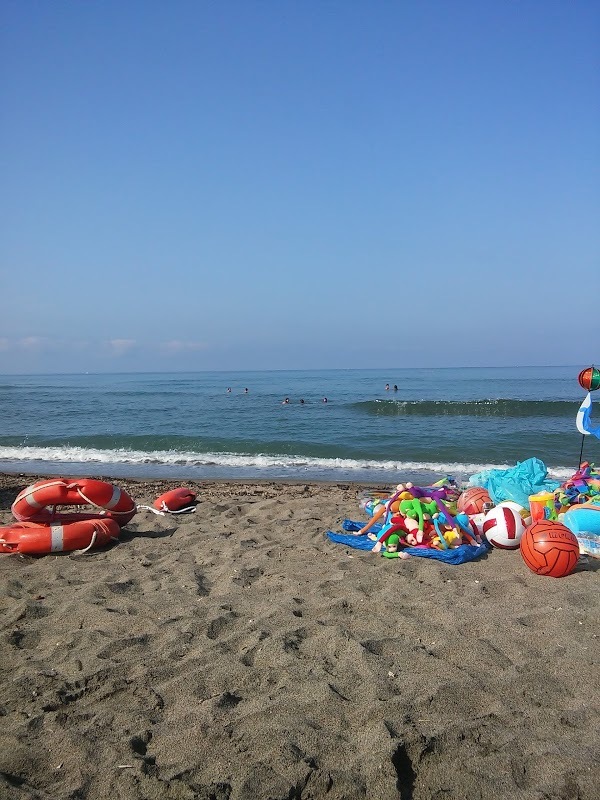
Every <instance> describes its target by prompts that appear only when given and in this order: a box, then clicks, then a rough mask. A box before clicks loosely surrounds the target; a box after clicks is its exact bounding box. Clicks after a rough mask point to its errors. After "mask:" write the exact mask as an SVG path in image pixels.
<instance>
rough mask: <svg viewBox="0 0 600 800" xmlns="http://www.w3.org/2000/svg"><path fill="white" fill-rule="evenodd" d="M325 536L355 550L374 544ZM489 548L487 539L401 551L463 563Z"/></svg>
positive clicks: (360, 538)
mask: <svg viewBox="0 0 600 800" xmlns="http://www.w3.org/2000/svg"><path fill="white" fill-rule="evenodd" d="M349 524H353V525H358V527H356V528H349V527H348V525H349ZM342 527H343V528H344V530H357V531H359V530H360V529H361V528H362V527H363V526H362V525H361V524H360V523H352V521H351V520H344V523H343V525H342ZM327 536H328V537H329V539H330V540H331V541H332V542H335V543H336V544H345V545H346V546H347V547H353V548H354V549H355V550H372V549H373V545H374V542H373V540H372V539H369V538H368V537H367V536H352V535H351V534H350V535H349V534H346V533H334V532H333V531H327ZM491 549H492V546H491V545H490V544H488V542H487V541H484V542H482V544H481V545H480V546H479V547H475V545H472V544H461V545H460V547H454V548H453V549H452V550H436V549H435V548H433V547H405V548H403V552H404V553H408V555H410V556H419V557H420V558H435V559H437V560H438V561H443V562H444V563H445V564H465V563H466V562H467V561H475V559H476V558H481V556H483V555H486V553H489V552H490V550H491Z"/></svg>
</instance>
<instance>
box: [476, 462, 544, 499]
mask: <svg viewBox="0 0 600 800" xmlns="http://www.w3.org/2000/svg"><path fill="white" fill-rule="evenodd" d="M547 475H548V470H547V468H546V465H545V464H544V462H543V461H540V459H539V458H528V459H527V460H526V461H518V462H517V464H516V466H514V467H511V468H510V469H486V470H484V471H483V472H478V473H476V474H475V475H471V477H470V478H469V486H483V488H484V489H487V491H488V494H489V495H490V498H491V500H492V502H493V503H494V505H498V503H502V502H503V501H504V500H512V501H513V502H515V503H518V504H519V505H520V506H523V508H529V496H530V495H532V494H539V493H540V492H553V491H554V490H555V489H558V487H559V486H560V483H559V482H558V481H552V480H549V479H548V478H547Z"/></svg>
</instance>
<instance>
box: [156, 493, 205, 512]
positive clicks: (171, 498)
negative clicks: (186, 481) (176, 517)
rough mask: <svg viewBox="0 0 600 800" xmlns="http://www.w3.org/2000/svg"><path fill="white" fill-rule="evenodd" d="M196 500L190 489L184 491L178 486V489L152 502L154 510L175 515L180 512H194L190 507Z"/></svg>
mask: <svg viewBox="0 0 600 800" xmlns="http://www.w3.org/2000/svg"><path fill="white" fill-rule="evenodd" d="M195 500H196V495H195V494H194V492H192V490H191V489H185V488H184V487H183V486H180V487H179V488H178V489H171V490H170V491H168V492H165V493H164V494H161V496H160V497H157V498H156V500H155V501H154V503H153V505H154V508H156V509H158V510H159V511H168V512H170V513H171V514H176V513H177V512H180V511H194V510H195V509H194V508H193V507H192V506H193V504H194V502H195Z"/></svg>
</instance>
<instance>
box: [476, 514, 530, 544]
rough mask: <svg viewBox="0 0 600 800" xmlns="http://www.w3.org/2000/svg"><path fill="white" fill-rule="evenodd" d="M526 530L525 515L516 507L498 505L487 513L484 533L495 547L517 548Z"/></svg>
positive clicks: (484, 521)
mask: <svg viewBox="0 0 600 800" xmlns="http://www.w3.org/2000/svg"><path fill="white" fill-rule="evenodd" d="M524 532H525V523H524V522H523V517H522V516H521V515H520V514H519V512H518V511H515V510H514V508H508V507H507V506H496V507H495V508H492V510H491V511H488V513H487V514H486V515H485V518H484V520H483V533H484V536H485V538H486V539H487V540H488V542H489V543H490V544H491V545H492V546H493V547H498V548H499V549H500V550H516V549H517V548H518V547H519V542H520V541H521V536H523V533H524Z"/></svg>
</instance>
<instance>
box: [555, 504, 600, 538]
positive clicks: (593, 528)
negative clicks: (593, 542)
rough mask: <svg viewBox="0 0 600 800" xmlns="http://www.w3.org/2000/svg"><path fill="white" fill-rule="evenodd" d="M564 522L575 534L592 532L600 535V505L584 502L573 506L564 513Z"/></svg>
mask: <svg viewBox="0 0 600 800" xmlns="http://www.w3.org/2000/svg"><path fill="white" fill-rule="evenodd" d="M561 521H562V523H563V525H566V526H567V528H568V529H569V530H570V531H572V532H573V533H574V534H575V535H577V534H580V533H590V534H593V535H594V536H598V537H600V505H596V504H595V503H582V504H581V505H578V506H571V508H569V509H568V510H567V511H565V513H564V514H563V515H562V520H561Z"/></svg>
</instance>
